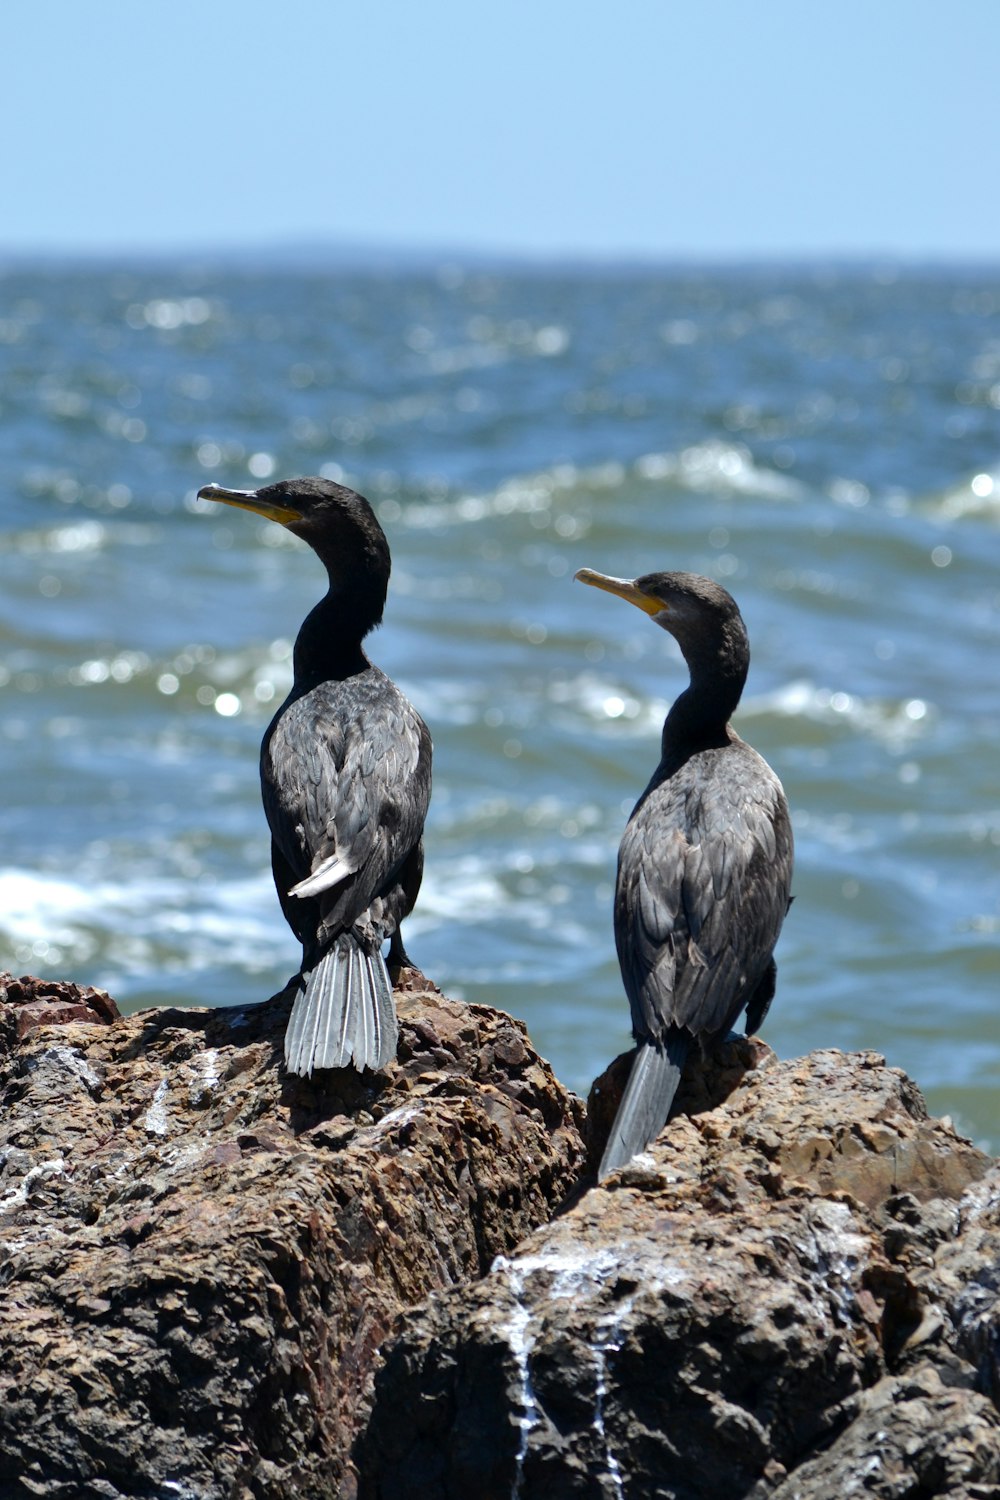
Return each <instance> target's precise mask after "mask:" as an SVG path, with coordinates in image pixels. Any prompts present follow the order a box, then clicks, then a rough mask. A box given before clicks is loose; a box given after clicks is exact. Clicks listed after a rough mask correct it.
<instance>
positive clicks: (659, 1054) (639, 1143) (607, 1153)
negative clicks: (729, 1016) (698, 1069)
mask: <svg viewBox="0 0 1000 1500" xmlns="http://www.w3.org/2000/svg"><path fill="white" fill-rule="evenodd" d="M690 1045H691V1039H690V1037H688V1036H686V1035H685V1033H684V1032H683V1031H679V1030H677V1029H676V1028H673V1029H671V1030H670V1031H668V1033H667V1035H666V1036H665V1037H664V1038H663V1039H662V1040H661V1041H659V1042H642V1043H641V1045H640V1047H639V1050H638V1052H637V1053H636V1054H635V1061H634V1062H633V1064H632V1071H631V1073H630V1074H629V1077H628V1083H627V1084H626V1085H625V1092H624V1094H623V1095H622V1101H621V1103H620V1104H619V1106H618V1113H617V1114H616V1115H615V1123H614V1124H613V1125H612V1127H611V1134H610V1135H609V1136H608V1144H607V1145H606V1146H605V1148H604V1155H603V1156H602V1157H601V1165H600V1167H599V1168H598V1172H597V1179H598V1181H599V1182H603V1181H604V1179H605V1177H607V1176H609V1174H610V1173H611V1172H613V1171H615V1169H616V1168H617V1167H622V1166H624V1165H625V1163H626V1162H627V1161H631V1159H632V1157H633V1156H635V1154H636V1153H637V1152H638V1151H645V1149H646V1147H647V1146H648V1145H649V1144H650V1143H651V1142H652V1141H655V1140H656V1137H657V1136H658V1135H659V1133H660V1131H661V1130H662V1129H663V1127H664V1125H665V1124H666V1123H667V1117H668V1116H669V1114H670V1106H671V1105H672V1104H673V1102H674V1095H675V1094H676V1092H677V1085H678V1084H679V1083H680V1081H681V1073H682V1072H683V1070H684V1061H685V1059H686V1057H687V1055H688V1048H689V1047H690Z"/></svg>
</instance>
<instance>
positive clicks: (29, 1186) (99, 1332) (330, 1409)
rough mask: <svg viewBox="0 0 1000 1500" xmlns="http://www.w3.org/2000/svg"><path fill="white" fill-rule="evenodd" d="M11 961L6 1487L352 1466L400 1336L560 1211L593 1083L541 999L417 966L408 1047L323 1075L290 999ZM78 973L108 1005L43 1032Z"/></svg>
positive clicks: (3, 1186)
mask: <svg viewBox="0 0 1000 1500" xmlns="http://www.w3.org/2000/svg"><path fill="white" fill-rule="evenodd" d="M6 983H7V1003H6V1004H5V1005H0V1038H2V1045H0V1284H2V1286H3V1299H4V1302H3V1306H4V1312H3V1319H2V1325H0V1495H4V1496H6V1495H7V1494H11V1495H15V1494H16V1495H21V1494H23V1495H37V1496H53V1497H54V1496H64V1497H67V1500H70V1497H72V1500H77V1497H80V1500H89V1497H94V1500H97V1497H100V1500H115V1497H125V1496H138V1495H144V1496H154V1495H155V1496H163V1497H167V1496H175V1497H184V1496H189V1497H198V1500H216V1497H218V1500H223V1497H225V1500H230V1497H243V1496H245V1497H249V1496H254V1497H264V1496H266V1497H269V1500H270V1497H286V1496H287V1497H293V1496H294V1497H297V1500H298V1497H303V1500H307V1497H313V1496H317V1497H318V1496H350V1495H351V1494H353V1493H354V1490H355V1477H354V1474H353V1471H352V1467H351V1463H350V1458H349V1453H350V1445H351V1442H352V1440H353V1437H354V1435H355V1432H356V1430H357V1427H358V1425H359V1423H360V1422H361V1420H362V1419H363V1416H364V1413H365V1410H366V1404H367V1402H368V1400H369V1396H370V1387H371V1376H372V1370H373V1365H374V1362H375V1358H376V1351H377V1350H378V1349H379V1346H380V1345H381V1344H382V1343H383V1342H384V1341H385V1339H386V1336H387V1334H388V1333H389V1331H390V1330H391V1329H392V1328H393V1327H394V1326H395V1324H396V1323H397V1322H398V1320H399V1319H400V1318H401V1317H402V1316H404V1315H405V1313H406V1311H407V1310H408V1309H409V1308H412V1307H413V1306H414V1305H415V1304H416V1303H417V1302H419V1301H421V1300H422V1299H424V1298H425V1297H426V1296H427V1294H428V1293H429V1292H431V1291H433V1290H435V1289H440V1288H443V1287H448V1286H452V1285H454V1284H456V1283H459V1282H464V1281H468V1280H470V1279H473V1278H475V1277H478V1276H480V1275H482V1274H483V1273H484V1272H485V1271H486V1270H487V1269H488V1267H489V1265H490V1264H491V1263H492V1261H493V1260H494V1258H495V1257H496V1256H497V1255H499V1254H504V1253H509V1252H510V1251H512V1250H513V1248H514V1246H515V1245H516V1244H517V1242H518V1241H519V1240H520V1239H522V1238H523V1237H524V1235H525V1234H526V1233H528V1232H529V1231H530V1230H531V1229H533V1228H534V1227H536V1226H537V1225H538V1224H540V1223H543V1222H545V1221H546V1220H547V1219H548V1218H549V1217H550V1215H551V1213H552V1212H553V1210H554V1209H555V1207H556V1206H557V1205H558V1204H559V1203H560V1201H561V1200H562V1198H563V1197H564V1195H565V1194H566V1192H567V1190H568V1189H569V1188H570V1187H571V1186H572V1185H573V1183H574V1181H575V1179H576V1176H577V1175H578V1172H579V1168H580V1164H581V1162H582V1159H583V1148H582V1141H581V1138H580V1134H579V1125H580V1123H581V1119H580V1116H581V1110H580V1106H579V1101H577V1100H574V1099H573V1098H572V1097H571V1096H570V1095H568V1094H567V1093H566V1092H565V1091H564V1090H563V1089H562V1088H561V1087H560V1086H559V1084H558V1083H557V1082H556V1081H555V1079H554V1078H553V1076H552V1073H551V1070H550V1069H549V1068H548V1066H547V1064H545V1063H544V1062H543V1061H542V1060H541V1059H540V1058H539V1057H538V1056H537V1054H536V1053H535V1052H534V1051H533V1050H532V1049H531V1047H530V1044H529V1043H528V1042H527V1039H526V1037H525V1035H524V1030H523V1027H521V1026H520V1025H519V1024H518V1023H517V1022H515V1021H512V1020H511V1019H510V1018H509V1017H508V1016H505V1015H502V1014H500V1013H497V1012H494V1011H490V1010H488V1009H486V1008H485V1007H481V1006H465V1005H459V1004H457V1003H455V1002H453V1001H450V1000H447V999H445V998H444V996H442V995H440V994H439V993H437V992H436V991H434V990H433V987H432V986H428V985H427V984H426V983H424V984H423V985H420V984H415V983H414V982H413V980H412V979H410V980H409V981H408V985H407V987H406V990H405V993H402V994H401V996H400V1002H399V1010H400V1023H401V1035H400V1050H399V1061H398V1063H397V1064H396V1065H395V1066H394V1067H393V1068H392V1069H390V1070H389V1072H388V1073H387V1074H385V1075H371V1074H366V1075H364V1076H359V1075H357V1074H355V1073H353V1072H351V1071H343V1072H330V1073H324V1074H317V1075H315V1076H314V1077H313V1078H312V1079H311V1080H307V1079H298V1078H290V1077H288V1076H287V1075H286V1074H285V1072H284V1069H283V1067H282V1063H281V1054H282V1037H283V1033H284V1027H285V1022H286V1019H287V1004H286V1003H284V1002H282V1001H276V1002H274V1003H271V1004H269V1005H267V1006H264V1007H258V1008H256V1009H251V1010H247V1011H245V1012H232V1011H203V1010H155V1011H147V1012H144V1013H141V1014H139V1015H135V1016H131V1017H128V1018H126V1019H114V1016H113V1006H111V1003H110V1002H108V1004H107V1006H105V1005H104V1002H103V1001H102V1000H100V999H95V996H99V995H100V992H85V991H76V989H75V987H74V986H45V987H43V989H44V994H43V993H41V992H40V991H37V990H32V989H31V986H32V985H33V984H35V982H34V981H13V982H12V981H10V980H8V981H6ZM18 986H20V988H18ZM56 990H58V991H59V992H60V993H59V1000H60V1003H62V1001H64V1000H65V1001H66V1002H67V1004H68V1005H69V1007H70V1009H71V1010H72V1009H74V1008H75V1007H77V1006H83V1007H84V1008H86V1010H87V1014H86V1016H78V1015H70V1014H68V1012H66V1011H60V1012H58V1013H55V1012H51V1013H50V1014H49V1015H48V1016H47V1017H45V1018H43V1017H42V1013H41V1012H40V1011H38V1010H34V1011H33V1012H32V1015H33V1017H34V1019H33V1020H32V1023H31V1024H30V1025H29V1026H28V1028H27V1029H26V1032H25V1034H23V1035H22V1036H21V1039H20V1040H18V1031H19V1029H20V1028H19V1026H18V1024H17V1023H18V1018H19V1016H21V1015H22V1014H23V1012H24V1010H25V1007H29V1008H30V1007H33V1006H35V1005H36V1004H37V1003H38V1002H39V1001H40V1000H44V1002H45V1004H49V1003H50V1002H51V1001H52V996H53V994H54V992H55V991H56ZM67 991H73V992H74V993H73V994H72V995H71V996H70V995H68V994H66V993H63V992H67ZM81 997H82V998H81ZM105 998H106V997H105ZM102 1007H103V1008H102ZM109 1007H110V1009H109ZM91 1011H93V1012H94V1013H95V1014H91V1013H90V1012H91ZM94 1019H103V1020H106V1021H112V1020H113V1024H110V1025H104V1026H95V1025H93V1024H88V1023H89V1022H92V1021H93V1020H94ZM53 1021H58V1022H59V1024H58V1025H54V1024H52V1022H53Z"/></svg>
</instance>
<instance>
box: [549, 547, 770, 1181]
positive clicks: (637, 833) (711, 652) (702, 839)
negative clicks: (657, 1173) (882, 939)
mask: <svg viewBox="0 0 1000 1500" xmlns="http://www.w3.org/2000/svg"><path fill="white" fill-rule="evenodd" d="M576 578H577V579H578V580H579V582H581V583H585V584H589V585H590V586H591V587H593V588H598V589H604V590H605V591H606V592H608V593H611V594H617V595H618V596H619V597H620V598H622V599H626V600H628V602H629V603H630V604H634V605H636V606H637V607H638V608H639V609H641V610H643V611H645V613H646V614H648V615H649V616H650V617H651V619H652V620H653V621H654V623H655V624H657V625H659V626H661V628H662V629H664V630H666V631H668V632H669V634H670V635H672V636H673V637H674V639H675V640H676V641H677V643H678V645H679V646H680V648H681V652H682V654H683V656H684V660H685V662H686V664H687V668H688V672H689V674H690V681H689V684H688V687H687V688H686V689H685V690H684V691H683V692H682V693H681V694H680V696H679V697H678V698H677V699H676V700H675V702H674V703H673V705H672V707H671V708H670V711H669V712H668V714H667V716H666V719H665V721H664V724H663V732H662V738H661V746H660V761H659V764H658V766H657V767H656V770H655V771H654V772H653V775H652V777H651V778H650V781H649V784H648V785H647V787H646V789H645V791H644V792H643V793H642V795H641V797H640V798H639V800H638V802H637V803H636V805H635V807H634V808H633V810H632V813H631V816H630V817H629V820H628V823H627V825H626V828H625V832H624V834H623V836H622V840H621V846H620V848H619V852H618V872H617V879H616V884H615V898H614V929H615V945H616V948H617V951H618V961H619V965H620V967H621V974H622V981H623V983H624V986H625V992H626V994H627V995H628V1000H629V1006H630V1008H631V1013H632V1031H633V1035H634V1037H635V1040H636V1042H637V1043H638V1048H637V1051H636V1053H635V1057H634V1061H633V1063H632V1068H631V1072H630V1073H629V1077H628V1081H627V1083H626V1086H625V1090H624V1093H623V1095H622V1100H621V1103H620V1105H619V1107H618V1112H617V1114H616V1116H615V1120H614V1123H613V1125H612V1127H611V1134H610V1136H609V1138H608V1142H607V1146H606V1147H605V1150H604V1154H603V1156H602V1159H601V1162H600V1166H599V1168H598V1174H597V1175H598V1180H599V1181H603V1180H604V1178H605V1177H607V1176H609V1175H610V1174H611V1173H612V1172H613V1171H615V1170H616V1169H617V1168H619V1167H621V1166H623V1165H624V1164H625V1163H626V1162H628V1161H629V1160H630V1159H631V1158H632V1157H633V1156H635V1155H636V1154H637V1153H638V1152H640V1151H644V1150H645V1149H646V1147H647V1146H648V1145H650V1143H651V1142H652V1141H654V1140H655V1139H656V1137H657V1136H658V1135H659V1133H660V1131H661V1130H662V1129H663V1127H664V1125H665V1124H666V1122H667V1119H668V1118H669V1115H670V1108H671V1105H672V1103H673V1099H674V1095H675V1093H676V1091H677V1086H678V1084H679V1083H680V1079H681V1073H682V1071H683V1068H684V1063H685V1061H686V1059H687V1056H688V1053H689V1051H690V1049H691V1047H692V1045H693V1044H695V1043H698V1044H699V1045H704V1044H705V1043H707V1042H708V1041H710V1040H712V1039H713V1038H715V1037H718V1036H722V1035H725V1034H726V1033H727V1032H728V1031H729V1030H731V1028H732V1027H733V1026H734V1024H735V1022H736V1020H737V1018H738V1017H739V1015H740V1013H741V1012H743V1011H745V1012H746V1019H747V1032H748V1034H750V1033H752V1032H755V1031H757V1030H758V1029H759V1028H760V1026H761V1024H762V1022H763V1020H764V1016H765V1015H766V1013H767V1010H768V1007H769V1006H770V1003H771V1000H772V998H773V996H774V990H775V983H776V979H777V968H776V965H775V961H774V946H775V943H776V942H777V939H778V934H779V933H780V931H781V926H782V923H783V921H784V918H785V914H786V912H787V910H788V907H789V904H790V901H791V882H792V867H793V859H794V854H793V836H792V826H791V820H790V818H789V813H788V804H787V801H786V799H785V794H784V791H783V789H782V786H781V782H780V781H779V780H778V777H777V776H776V775H775V773H774V772H773V771H772V769H771V767H770V766H769V765H768V764H767V762H766V761H765V760H764V759H763V757H762V756H760V755H758V753H757V752H756V750H754V749H752V748H751V746H750V745H748V744H746V743H745V742H744V741H743V740H742V739H740V737H739V735H738V734H737V733H736V732H735V730H734V729H733V728H732V726H731V725H730V723H729V720H730V718H731V716H732V714H733V712H734V711H735V709H736V706H737V704H738V703H739V701H740V697H741V694H742V692H743V687H744V684H745V682H746V678H747V671H748V668H749V665H750V644H749V640H748V637H747V631H746V626H745V625H744V623H743V617H742V615H741V614H740V611H739V607H738V605H737V603H736V601H735V599H734V598H733V597H732V595H731V594H730V593H729V592H728V591H727V590H726V589H724V588H722V587H721V585H719V584H718V583H715V582H713V581H712V580H711V579H709V578H703V577H701V576H700V575H698V574H695V573H683V572H673V573H671V572H665V573H645V574H643V575H642V576H640V577H638V578H635V579H627V578H613V577H609V576H608V575H606V574H604V573H597V572H595V571H594V570H593V569H591V568H581V569H580V571H579V572H578V573H577V574H576Z"/></svg>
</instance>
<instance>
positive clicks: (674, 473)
mask: <svg viewBox="0 0 1000 1500" xmlns="http://www.w3.org/2000/svg"><path fill="white" fill-rule="evenodd" d="M635 472H636V473H637V474H638V475H639V477H640V478H641V479H650V480H659V481H669V482H670V483H671V484H676V485H680V486H682V487H683V488H684V489H688V490H698V491H701V490H721V491H728V492H730V493H732V492H736V493H738V494H748V495H760V496H762V497H764V498H767V499H770V500H800V499H801V498H802V497H803V495H804V494H805V493H806V492H805V488H804V486H803V485H801V484H800V483H799V482H798V480H795V479H792V478H791V477H790V476H789V475H787V474H779V473H777V472H776V471H775V470H774V469H762V468H760V467H759V465H758V464H757V463H755V461H754V458H753V455H752V453H751V452H750V450H749V448H745V447H744V446H743V445H742V444H741V443H725V442H720V441H718V440H716V439H712V440H709V441H708V442H704V443H693V444H692V445H691V446H690V447H688V448H682V449H681V451H680V452H679V453H647V454H646V455H645V456H644V457H642V458H640V459H639V460H638V461H637V463H636V465H635Z"/></svg>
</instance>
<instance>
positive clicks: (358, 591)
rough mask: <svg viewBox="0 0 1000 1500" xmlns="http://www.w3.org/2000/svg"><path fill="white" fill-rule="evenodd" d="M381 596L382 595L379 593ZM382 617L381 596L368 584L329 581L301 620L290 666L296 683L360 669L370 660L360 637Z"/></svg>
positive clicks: (340, 677) (337, 676)
mask: <svg viewBox="0 0 1000 1500" xmlns="http://www.w3.org/2000/svg"><path fill="white" fill-rule="evenodd" d="M383 597H384V596H383ZM381 620H382V599H381V598H380V599H378V600H377V602H376V599H375V598H374V597H373V595H372V592H371V588H370V586H369V588H367V589H365V588H356V587H355V588H351V587H349V586H347V587H345V586H344V585H343V584H340V583H338V585H337V586H336V587H334V586H333V585H332V584H331V587H330V590H329V592H328V593H326V594H325V595H324V596H323V598H322V599H321V600H320V601H319V603H318V604H317V605H316V606H315V608H314V609H311V610H310V611H309V613H308V614H307V615H306V617H305V619H304V620H303V622H302V626H301V629H300V630H299V633H298V636H297V638H296V641H295V651H294V655H293V658H292V666H293V669H294V672H295V682H296V684H297V685H298V686H311V685H312V684H314V683H317V682H330V681H333V680H337V681H341V680H343V679H344V678H345V677H353V676H354V675H355V674H356V673H357V672H363V671H364V670H365V669H366V668H367V667H368V666H370V665H371V664H370V662H369V660H368V657H367V656H366V655H365V652H364V649H363V647H362V644H361V643H362V641H363V640H364V638H365V636H366V635H367V634H368V632H369V631H370V630H372V629H373V628H374V627H375V626H376V625H378V624H380V623H381Z"/></svg>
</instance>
